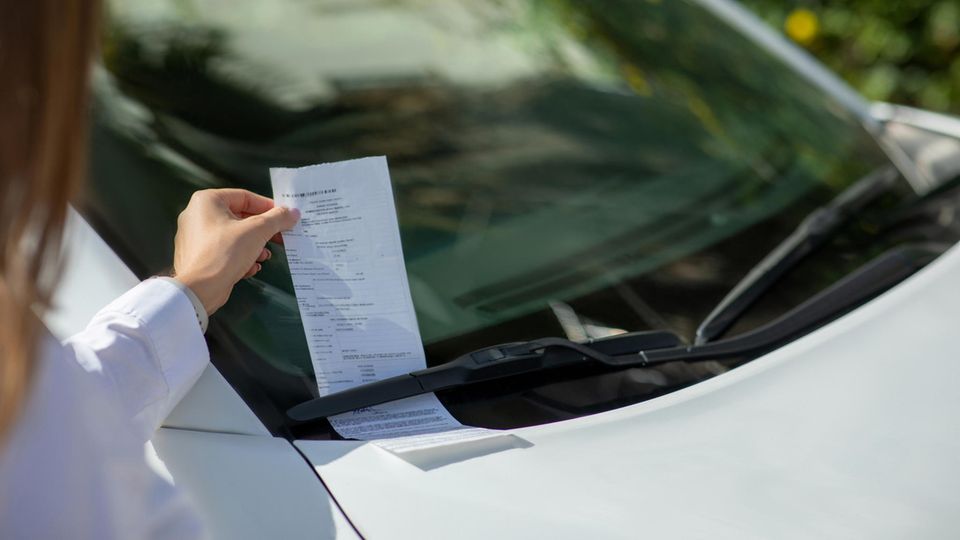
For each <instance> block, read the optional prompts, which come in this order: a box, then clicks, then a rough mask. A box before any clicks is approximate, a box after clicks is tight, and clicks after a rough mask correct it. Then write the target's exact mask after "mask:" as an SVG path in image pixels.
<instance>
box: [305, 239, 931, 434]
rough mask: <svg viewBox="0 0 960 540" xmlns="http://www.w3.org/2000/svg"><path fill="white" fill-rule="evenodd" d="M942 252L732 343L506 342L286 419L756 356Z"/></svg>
mask: <svg viewBox="0 0 960 540" xmlns="http://www.w3.org/2000/svg"><path fill="white" fill-rule="evenodd" d="M943 249H944V248H943V246H909V247H902V248H897V249H893V250H890V251H888V252H887V253H884V254H883V255H881V256H879V257H877V258H876V259H874V260H873V261H871V262H869V263H867V264H866V265H864V266H862V267H860V268H859V269H858V270H856V271H855V272H853V273H851V274H850V275H848V276H846V277H845V278H843V279H841V280H840V281H838V282H837V283H835V284H833V285H832V286H830V287H829V288H827V289H826V290H824V291H823V292H821V293H819V294H818V295H816V296H814V297H813V298H811V299H809V300H807V301H806V302H804V303H803V304H801V305H800V306H798V307H797V308H795V309H794V310H792V311H790V312H789V313H787V314H786V315H784V316H782V317H781V318H779V319H777V320H775V321H773V322H771V323H769V324H767V325H766V326H763V327H760V328H757V329H756V330H753V331H750V332H747V333H745V334H742V335H739V336H736V337H733V338H729V339H725V340H721V341H715V342H712V343H707V344H703V345H692V346H685V345H683V344H682V343H681V341H680V339H679V338H678V337H677V336H676V335H674V334H672V333H670V332H663V331H655V332H633V333H628V334H622V335H619V336H614V337H610V338H604V339H600V340H596V341H592V342H587V343H575V342H572V341H569V340H566V339H562V338H545V339H538V340H533V341H526V342H520V343H507V344H503V345H496V346H494V347H488V348H485V349H480V350H477V351H474V352H471V353H469V354H465V355H463V356H461V357H459V358H457V359H456V360H452V361H450V362H447V363H445V364H441V365H439V366H435V367H432V368H428V369H424V370H420V371H414V372H411V373H408V374H406V375H400V376H397V377H391V378H389V379H384V380H382V381H376V382H372V383H368V384H364V385H361V386H357V387H355V388H351V389H350V390H345V391H342V392H337V393H334V394H329V395H326V396H323V397H319V398H316V399H312V400H310V401H307V402H304V403H301V404H299V405H296V406H294V407H292V408H291V409H289V410H288V411H287V416H289V417H290V418H291V419H293V420H296V421H299V422H308V421H312V420H317V419H320V418H325V417H328V416H332V415H335V414H340V413H344V412H348V411H352V410H355V409H360V408H364V407H372V406H374V405H379V404H381V403H386V402H388V401H394V400H397V399H403V398H407V397H412V396H416V395H419V394H425V393H429V392H437V391H440V390H449V389H452V388H457V387H461V386H466V385H469V384H474V383H479V382H484V381H491V380H496V379H502V378H506V377H512V376H516V375H521V374H524V373H531V372H539V371H545V370H549V369H556V368H559V367H565V366H571V365H577V364H581V365H582V364H593V365H600V366H606V367H609V368H612V369H622V368H628V367H649V366H653V365H657V364H664V363H667V362H677V361H684V362H698V361H705V360H720V359H725V358H742V357H745V356H749V355H752V354H759V353H762V352H766V351H769V350H772V349H774V348H776V347H778V346H780V345H783V344H784V343H787V342H789V341H791V340H793V339H795V338H796V337H798V336H799V335H802V334H803V333H805V332H807V331H809V330H810V329H812V328H814V327H816V326H818V325H820V324H823V323H824V322H825V321H827V320H830V319H832V318H834V317H836V316H838V315H841V314H843V313H845V312H846V311H848V310H849V309H851V308H853V307H855V306H857V305H860V304H861V303H863V302H865V301H866V300H869V299H870V298H873V297H874V296H876V295H877V294H879V293H880V292H883V291H885V290H886V289H888V288H890V287H891V286H893V285H895V284H896V283H899V282H900V281H902V280H903V279H904V278H906V277H907V276H909V275H910V274H912V273H914V272H915V271H917V270H918V269H919V268H922V267H923V266H924V265H926V263H928V262H930V261H931V260H933V259H934V258H935V257H936V256H938V255H939V254H940V253H942V251H943Z"/></svg>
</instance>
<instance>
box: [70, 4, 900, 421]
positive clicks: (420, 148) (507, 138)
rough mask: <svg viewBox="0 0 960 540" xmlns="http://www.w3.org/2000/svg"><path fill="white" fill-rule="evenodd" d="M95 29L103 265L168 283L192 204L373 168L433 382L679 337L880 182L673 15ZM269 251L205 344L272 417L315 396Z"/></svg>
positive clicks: (717, 44)
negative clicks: (318, 166) (108, 257)
mask: <svg viewBox="0 0 960 540" xmlns="http://www.w3.org/2000/svg"><path fill="white" fill-rule="evenodd" d="M111 7H112V10H111V12H112V21H111V24H110V25H109V29H108V32H107V36H106V38H105V44H104V63H105V67H106V68H107V69H106V72H105V73H103V74H102V76H101V77H99V80H98V84H97V98H98V99H97V115H96V118H97V126H96V131H95V134H94V149H93V152H94V154H93V158H94V159H93V166H94V171H93V175H92V176H93V178H92V182H91V189H90V193H89V195H88V205H87V206H88V215H90V216H91V219H92V220H93V221H94V223H95V224H96V225H97V226H98V228H99V229H100V230H101V232H102V233H103V234H104V235H105V237H106V238H107V239H108V241H110V242H111V244H112V245H113V246H114V248H115V249H117V251H118V252H119V253H120V254H121V255H122V256H123V257H124V258H125V259H126V260H127V261H128V263H129V264H131V266H132V267H133V268H134V269H135V270H136V271H137V272H139V273H140V274H141V275H149V274H151V273H155V272H158V271H161V270H163V269H164V268H165V266H166V265H168V264H169V261H170V260H171V250H172V237H173V233H174V227H175V218H176V215H177V213H178V212H179V211H180V210H181V209H182V207H183V206H184V205H185V203H186V200H187V199H188V197H189V194H190V193H191V192H192V191H193V190H195V189H198V188H203V187H213V186H239V187H244V188H247V189H252V190H254V191H258V192H260V193H264V194H267V195H269V182H268V176H267V169H268V167H271V166H301V165H306V164H312V163H319V162H326V161H335V160H341V159H348V158H353V157H360V156H368V155H386V156H388V159H389V162H390V168H391V175H392V178H393V181H394V190H395V195H396V198H397V208H398V213H399V218H400V223H401V234H402V239H403V247H404V253H405V258H406V263H407V270H408V273H409V278H410V283H411V288H412V292H413V296H414V303H415V305H416V309H417V316H418V321H419V325H420V327H421V334H422V335H423V338H424V341H425V344H426V345H427V352H428V356H429V357H430V361H431V362H439V361H444V360H447V359H449V358H452V357H453V356H455V355H456V354H459V353H463V352H466V351H468V350H471V349H474V348H478V347H481V346H485V345H489V344H491V343H494V342H502V341H515V340H519V339H528V338H535V337H540V336H542V335H556V334H566V335H568V336H570V337H577V336H583V337H599V336H602V335H608V334H610V333H616V332H619V331H622V330H625V329H629V330H634V329H642V328H651V327H669V328H672V329H674V330H676V331H678V332H679V333H681V334H684V335H690V334H691V333H692V331H693V329H694V328H695V325H696V323H697V322H698V321H699V319H701V318H702V317H703V316H704V315H705V314H706V312H707V311H708V310H709V308H710V306H711V305H712V304H714V303H715V302H716V301H717V300H719V298H720V297H722V295H723V294H724V293H725V292H726V290H727V289H728V288H729V287H730V286H731V285H732V284H733V283H735V282H736V280H737V279H739V277H741V275H742V272H743V271H744V270H745V269H746V268H749V266H750V265H751V264H753V263H754V262H756V260H757V258H759V257H760V256H761V255H762V254H763V253H764V252H765V251H766V250H767V249H769V248H770V247H772V246H773V245H775V244H776V243H777V242H778V241H779V240H780V239H781V238H782V237H783V236H784V235H785V234H787V233H788V232H789V231H790V229H792V228H793V226H795V225H796V222H797V220H799V218H800V217H801V216H802V215H804V214H805V213H806V212H807V211H808V210H810V209H811V208H813V207H814V206H816V205H818V204H819V203H821V202H823V201H824V200H826V199H828V198H829V197H830V196H831V195H832V194H833V193H836V192H837V191H839V190H840V189H842V188H843V187H844V186H845V185H846V183H847V182H848V181H849V180H851V179H853V178H856V177H858V176H860V175H861V174H863V173H864V172H866V171H867V170H870V169H872V168H873V167H875V166H876V165H877V164H878V163H880V162H881V158H880V155H879V153H878V152H877V151H876V149H875V148H874V146H873V144H872V142H871V141H870V140H869V138H868V137H867V136H866V134H865V133H863V132H862V130H861V129H860V128H859V127H858V124H857V121H856V119H855V118H853V117H851V116H850V115H849V114H848V113H847V112H845V111H844V110H843V109H842V108H841V107H840V106H839V105H838V104H836V103H834V102H832V101H831V100H830V99H829V98H828V97H827V96H824V95H823V94H821V93H820V92H819V91H817V90H816V89H814V88H813V87H812V86H810V85H809V84H807V83H806V82H804V81H803V80H801V79H800V78H798V77H797V76H796V75H795V74H794V73H792V72H790V71H789V70H788V69H787V68H785V67H784V66H783V65H782V64H780V63H779V62H778V61H777V60H775V59H774V58H772V57H770V56H769V55H768V54H767V53H766V52H764V51H762V50H760V49H758V48H756V47H755V46H753V45H752V44H750V43H748V42H747V41H746V40H745V39H744V38H742V37H740V36H738V35H736V34H734V33H733V32H732V31H731V30H730V29H729V28H727V27H725V26H723V24H722V23H720V22H719V21H718V20H716V19H715V18H714V17H712V16H711V15H710V14H708V13H707V12H705V11H703V10H702V9H701V8H699V7H696V6H695V5H693V4H690V3H688V2H683V1H676V2H636V1H630V0H623V1H596V2H593V1H591V2H585V1H579V0H578V1H574V0H527V1H522V0H511V1H493V0H490V1H473V0H472V1H469V2H420V1H414V0H410V1H377V0H367V1H351V2H342V1H336V0H326V1H313V2H296V1H292V0H287V1H276V2H258V1H253V0H244V1H238V0H234V1H231V2H229V4H228V3H225V2H223V1H219V0H192V1H186V2H182V1H181V2H172V1H170V2H153V3H147V4H145V3H142V2H132V1H115V2H113V4H112V6H111ZM275 251H278V252H279V253H277V255H278V256H277V257H274V260H273V261H272V262H271V264H268V265H266V266H265V268H264V271H263V272H262V273H261V274H259V275H258V276H257V279H253V280H249V281H247V282H244V283H242V284H241V285H240V286H238V287H237V289H236V291H235V293H234V295H233V297H232V298H231V300H230V302H229V303H228V304H227V306H226V307H225V308H224V309H223V310H221V311H220V312H219V313H217V314H216V316H215V321H214V323H215V327H216V330H215V333H216V332H219V334H218V335H219V336H220V338H217V339H221V340H223V342H224V343H226V344H228V345H223V346H224V347H227V348H228V349H229V350H230V351H233V353H235V354H237V355H241V356H242V354H247V355H249V356H250V357H251V358H254V360H251V361H250V362H249V363H248V364H244V366H245V367H244V369H246V370H247V372H246V373H245V375H244V376H246V377H251V378H255V379H256V380H258V381H259V382H257V383H256V384H257V385H259V388H260V390H262V391H263V392H264V393H265V394H266V395H267V398H266V399H267V401H272V402H274V403H275V404H276V405H277V407H278V408H280V409H281V410H282V408H283V407H284V406H285V405H286V404H292V403H294V402H297V401H302V400H303V399H304V398H305V397H307V396H308V394H309V392H311V390H310V389H311V387H312V386H313V385H312V382H310V381H309V378H310V377H312V372H311V369H310V363H309V359H308V357H307V349H306V344H305V341H304V338H303V330H302V327H301V325H300V321H299V314H298V312H297V308H296V302H295V301H294V298H293V291H292V286H291V283H290V278H289V272H288V270H287V268H286V263H285V260H284V258H283V253H282V249H279V248H278V249H276V250H275ZM231 382H234V383H235V381H231ZM235 384H236V383H235Z"/></svg>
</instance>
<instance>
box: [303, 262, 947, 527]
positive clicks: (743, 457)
mask: <svg viewBox="0 0 960 540" xmlns="http://www.w3.org/2000/svg"><path fill="white" fill-rule="evenodd" d="M958 320H960V248H953V249H952V250H951V251H950V252H948V253H947V254H945V255H944V256H942V257H941V258H940V259H938V260H936V261H934V262H933V263H932V264H931V265H929V266H928V267H926V268H925V269H923V270H922V271H920V272H919V273H918V274H916V275H915V276H913V277H911V278H910V279H908V280H907V281H905V282H904V283H902V284H901V285H899V286H897V287H895V288H894V289H892V290H890V291H888V292H887V293H886V294H884V295H882V296H881V297H878V298H877V299H875V300H874V301H872V302H870V303H869V304H867V305H865V306H864V307H861V308H860V309H858V310H856V311H855V312H853V313H851V314H849V315H847V316H846V317H843V318H841V319H838V320H837V321H835V322H833V323H831V324H829V325H827V326H825V327H823V328H821V329H819V330H818V331H816V332H813V333H811V334H809V335H807V336H805V337H803V338H801V339H799V340H797V341H795V342H793V343H791V344H789V345H787V346H785V347H783V348H782V349H779V350H777V351H774V352H772V353H770V354H768V355H766V356H764V357H761V358H759V359H757V360H755V361H753V362H751V363H748V364H746V365H744V366H742V367H739V368H737V369H734V370H732V371H730V372H728V373H726V374H722V375H719V376H717V377H715V378H713V379H710V380H708V381H706V382H703V383H700V384H697V385H694V386H691V387H688V388H686V389H683V390H680V391H677V392H675V393H672V394H669V395H666V396H663V397H660V398H656V399H653V400H650V401H647V402H644V403H640V404H637V405H633V406H628V407H624V408H621V409H618V410H613V411H609V412H605V413H601V414H597V415H594V416H589V417H583V418H578V419H575V420H570V421H566V422H560V423H556V424H551V425H544V426H538V427H532V428H525V429H517V430H512V431H510V433H511V434H513V435H515V436H516V437H518V438H520V439H522V440H524V441H526V442H527V443H529V446H528V447H526V448H522V447H518V448H513V449H508V450H504V451H500V452H493V453H486V455H477V456H475V457H474V456H471V450H470V449H469V448H468V447H465V449H464V450H462V451H461V452H460V456H459V457H458V458H455V459H450V458H449V457H442V458H437V459H436V460H434V463H431V462H430V459H429V458H428V459H426V460H425V461H424V460H421V461H420V463H418V464H416V465H415V464H412V463H409V462H407V461H405V460H402V459H400V458H398V457H396V456H394V455H393V454H390V453H388V452H386V451H384V450H381V449H379V448H377V447H376V446H374V445H372V444H361V443H354V442H324V441H298V442H297V443H296V444H297V446H298V447H299V448H300V449H301V450H302V451H303V453H304V454H305V455H306V456H307V457H308V458H309V459H310V460H311V462H312V463H313V464H314V466H315V467H316V470H317V471H318V473H319V474H320V475H321V477H322V478H323V479H324V481H325V483H326V485H327V486H328V487H329V488H330V490H331V491H332V492H333V493H334V494H336V496H337V499H338V501H339V502H340V503H341V505H342V507H343V509H344V511H345V512H346V514H347V515H348V516H349V517H350V518H351V520H352V521H353V522H354V523H355V524H357V526H358V528H359V530H360V532H361V534H363V535H364V536H365V537H367V538H388V537H389V538H407V537H414V536H424V537H437V538H443V537H452V536H456V537H460V538H503V537H529V536H535V535H537V534H542V532H543V531H545V530H549V531H550V536H551V537H552V538H583V537H610V538H616V537H621V538H628V537H629V538H635V537H638V536H640V535H648V536H650V537H656V538H662V537H676V538H691V537H705V536H710V537H711V538H718V537H723V538H747V537H750V538H785V537H786V538H790V537H793V538H797V537H802V538H823V537H831V538H849V537H860V538H865V537H866V538H878V537H887V538H903V537H908V536H909V537H922V538H942V537H948V536H953V535H954V534H955V533H956V531H957V530H958V529H960V515H958V514H957V513H956V510H955V509H956V507H957V505H958V504H960V424H958V423H957V422H956V419H955V414H956V411H957V410H960V392H958V391H957V387H958V384H960V362H957V354H956V350H957V345H956V341H955V336H956V325H957V321H958ZM516 446H521V445H516ZM485 452H488V450H480V451H477V452H476V453H477V454H484V453H485ZM424 463H426V465H424Z"/></svg>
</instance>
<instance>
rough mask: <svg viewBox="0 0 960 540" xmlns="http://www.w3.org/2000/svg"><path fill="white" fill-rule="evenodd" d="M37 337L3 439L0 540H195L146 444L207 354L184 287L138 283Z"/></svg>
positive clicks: (182, 500) (194, 520)
mask: <svg viewBox="0 0 960 540" xmlns="http://www.w3.org/2000/svg"><path fill="white" fill-rule="evenodd" d="M39 345H40V346H39V347H38V349H37V354H38V358H37V361H38V364H37V366H36V374H35V378H34V381H33V385H32V387H31V389H30V394H29V396H28V398H27V400H26V402H25V404H24V408H23V411H22V414H21V416H20V417H19V418H18V420H17V423H16V424H15V425H14V426H13V428H12V430H11V431H10V433H9V434H8V436H9V438H8V440H7V441H5V443H4V445H3V446H2V447H0V538H4V539H6V538H13V539H17V538H80V539H83V538H91V539H93V538H96V539H105V540H111V539H128V538H129V539H137V538H151V539H160V538H170V539H174V538H176V539H181V538H183V539H190V538H198V537H201V536H202V534H203V528H202V527H201V522H200V519H199V517H198V516H197V514H196V513H195V511H194V509H193V507H192V505H190V504H189V501H187V499H186V497H185V495H184V494H183V493H182V492H180V491H179V490H178V489H177V488H176V487H175V486H173V485H172V484H171V483H169V482H168V481H167V480H165V479H164V478H163V477H162V476H161V475H159V474H157V473H156V472H155V471H154V470H153V469H152V468H151V467H150V465H149V464H148V463H147V459H146V457H145V448H144V443H145V441H147V440H148V439H149V438H150V437H151V436H152V435H153V433H154V431H155V430H156V429H157V427H158V426H159V425H160V423H161V422H162V420H163V419H164V418H165V417H166V415H167V414H168V413H169V412H170V410H171V409H172V408H173V407H174V406H175V405H176V403H177V402H178V401H179V400H180V398H181V397H182V396H183V395H184V394H185V393H186V392H187V391H188V390H189V388H190V387H191V386H192V385H193V383H194V382H195V381H196V379H197V378H198V377H199V375H200V373H201V371H203V369H204V367H205V366H206V364H207V362H208V359H209V353H208V351H207V347H206V343H205V342H204V340H203V336H202V334H201V332H200V327H199V324H198V323H197V317H196V315H195V314H194V309H193V306H192V305H191V303H190V301H189V300H188V299H187V297H186V296H185V295H184V293H183V292H182V291H180V290H179V289H178V288H177V287H176V286H174V285H173V284H170V283H167V282H164V281H162V280H156V279H153V280H148V281H145V282H143V283H141V284H140V285H138V286H137V287H135V288H134V289H132V290H131V291H129V292H128V293H126V294H124V295H123V296H121V297H120V298H118V299H117V300H116V301H114V302H113V303H111V304H110V305H109V306H107V307H106V308H104V309H103V310H102V311H100V312H99V313H98V314H97V315H96V316H95V317H94V318H93V320H92V321H91V322H90V324H89V326H88V327H87V328H86V329H85V330H84V331H83V332H81V333H79V334H77V335H76V336H73V337H71V338H70V339H69V340H67V341H66V342H65V343H64V344H60V343H58V342H57V341H56V340H55V339H54V338H53V337H52V336H50V335H49V334H45V335H44V336H43V339H42V340H41V343H40V344H39Z"/></svg>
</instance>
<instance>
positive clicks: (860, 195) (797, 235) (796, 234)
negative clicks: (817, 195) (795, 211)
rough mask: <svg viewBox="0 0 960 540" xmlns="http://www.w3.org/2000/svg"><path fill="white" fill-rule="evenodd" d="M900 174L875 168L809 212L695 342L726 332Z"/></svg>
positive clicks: (710, 317) (741, 284) (722, 305)
mask: <svg viewBox="0 0 960 540" xmlns="http://www.w3.org/2000/svg"><path fill="white" fill-rule="evenodd" d="M899 176H900V173H899V172H898V171H897V169H896V168H895V167H893V166H892V165H887V166H884V167H881V168H879V169H876V170H874V171H873V172H871V173H869V174H867V175H866V176H864V177H862V178H861V179H859V180H857V181H856V182H854V183H853V184H852V185H851V186H850V187H848V188H847V189H845V190H844V191H843V192H841V193H840V194H839V195H837V197H836V198H834V199H833V200H832V201H830V202H829V203H828V204H827V205H825V206H822V207H820V208H817V209H816V210H814V211H813V212H811V213H810V214H808V215H807V217H805V218H804V219H803V221H801V222H800V225H799V226H798V227H797V228H796V230H794V231H793V232H792V233H791V234H790V236H788V237H786V238H785V239H784V240H783V241H782V242H780V244H778V245H777V247H775V248H774V249H773V250H772V251H771V252H770V253H769V254H767V256H766V257H764V258H763V259H762V260H761V261H760V262H759V263H757V265H756V266H754V267H753V268H752V269H751V270H750V272H748V273H747V275H746V276H744V278H743V279H742V280H740V282H739V283H737V284H736V286H734V287H733V289H731V290H730V292H729V293H727V295H726V296H725V297H724V298H723V300H721V301H720V303H719V304H717V306H716V307H715V308H713V311H711V312H710V314H709V315H707V318H706V319H704V320H703V322H701V323H700V326H699V327H698V328H697V333H696V338H695V341H694V343H696V344H704V343H707V342H710V341H713V340H714V339H716V338H717V337H719V336H721V335H722V334H723V333H724V332H726V331H727V329H729V328H730V326H731V325H733V323H735V322H736V321H737V320H738V319H740V316H741V315H743V313H744V312H746V311H747V309H748V308H749V307H750V306H751V305H753V303H754V302H756V301H757V299H758V298H760V296H761V295H762V294H763V293H764V292H766V291H767V289H769V288H770V287H771V286H772V285H773V284H774V283H776V282H777V281H778V280H779V279H780V278H781V277H783V275H784V274H785V273H786V272H787V271H788V270H790V269H791V268H793V267H795V266H796V265H797V264H798V263H799V262H800V261H802V260H803V259H804V258H805V257H806V256H807V255H809V254H810V253H812V252H813V251H814V250H816V249H817V248H818V247H820V246H822V245H823V244H824V243H825V242H826V241H827V240H829V239H830V238H831V237H832V236H833V235H834V234H835V233H836V232H837V231H838V230H839V229H840V226H841V225H843V224H844V223H845V222H846V221H847V219H848V218H849V217H850V216H851V215H853V214H854V213H856V212H857V211H858V210H860V209H861V208H863V207H864V206H865V205H866V204H867V203H869V202H871V201H872V200H873V199H875V198H877V197H878V196H879V195H881V194H883V193H885V192H886V191H888V190H889V189H890V187H891V186H892V185H893V183H894V182H896V180H897V178H899Z"/></svg>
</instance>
